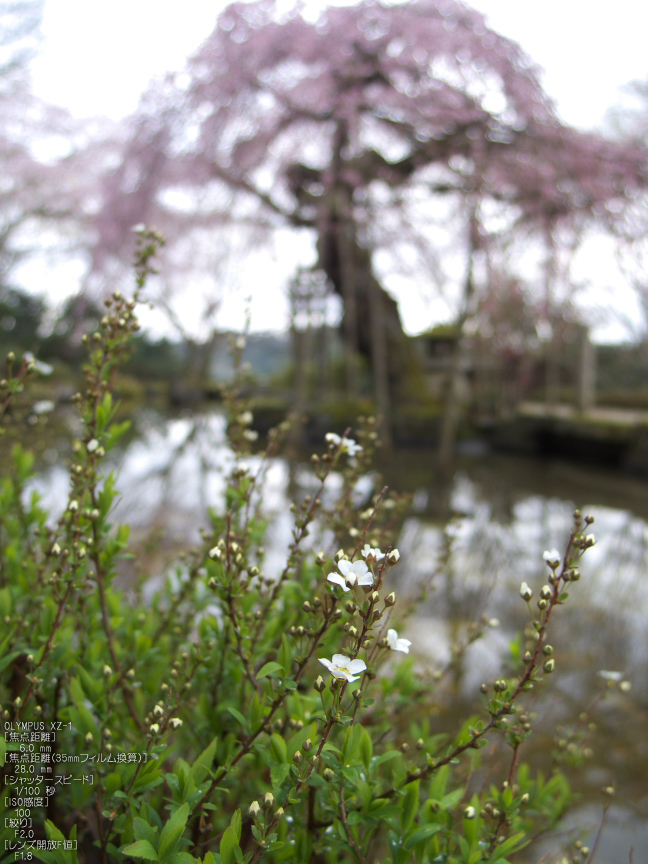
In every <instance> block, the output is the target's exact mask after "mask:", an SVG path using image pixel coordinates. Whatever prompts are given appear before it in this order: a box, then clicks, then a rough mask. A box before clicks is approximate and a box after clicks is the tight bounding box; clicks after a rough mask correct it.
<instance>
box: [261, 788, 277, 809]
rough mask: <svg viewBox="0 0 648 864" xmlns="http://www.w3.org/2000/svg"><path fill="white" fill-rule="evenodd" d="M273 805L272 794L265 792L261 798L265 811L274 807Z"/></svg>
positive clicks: (273, 798)
mask: <svg viewBox="0 0 648 864" xmlns="http://www.w3.org/2000/svg"><path fill="white" fill-rule="evenodd" d="M274 804H275V797H274V795H273V794H272V792H266V794H265V795H264V796H263V806H264V807H265V809H266V810H269V809H270V808H271V807H274Z"/></svg>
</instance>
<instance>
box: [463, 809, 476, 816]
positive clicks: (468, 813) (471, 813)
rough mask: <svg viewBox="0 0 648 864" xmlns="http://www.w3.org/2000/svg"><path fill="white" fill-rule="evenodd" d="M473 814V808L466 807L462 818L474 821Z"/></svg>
mask: <svg viewBox="0 0 648 864" xmlns="http://www.w3.org/2000/svg"><path fill="white" fill-rule="evenodd" d="M475 814H476V811H475V808H474V807H466V809H465V810H464V816H465V817H466V819H474V818H475Z"/></svg>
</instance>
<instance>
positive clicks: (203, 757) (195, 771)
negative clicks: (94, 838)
mask: <svg viewBox="0 0 648 864" xmlns="http://www.w3.org/2000/svg"><path fill="white" fill-rule="evenodd" d="M217 746H218V736H217V737H216V738H214V740H213V741H212V742H211V744H208V745H207V747H205V749H204V750H203V752H202V753H201V754H200V756H199V757H198V758H197V759H196V761H195V762H194V763H193V765H192V766H191V774H192V776H193V779H194V783H195V784H196V785H197V786H199V785H200V784H201V783H202V782H203V781H204V780H205V779H206V778H207V776H208V774H209V772H210V771H211V767H212V765H213V764H214V756H215V755H216V747H217Z"/></svg>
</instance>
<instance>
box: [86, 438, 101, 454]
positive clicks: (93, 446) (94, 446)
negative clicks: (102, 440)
mask: <svg viewBox="0 0 648 864" xmlns="http://www.w3.org/2000/svg"><path fill="white" fill-rule="evenodd" d="M98 446H99V442H98V441H97V439H96V438H91V439H90V440H89V441H88V443H87V444H86V449H87V451H88V453H94V451H95V450H96V449H97V447H98Z"/></svg>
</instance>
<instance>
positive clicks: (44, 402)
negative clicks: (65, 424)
mask: <svg viewBox="0 0 648 864" xmlns="http://www.w3.org/2000/svg"><path fill="white" fill-rule="evenodd" d="M55 407H56V406H55V405H54V403H53V402H52V400H51V399H41V400H40V401H39V402H36V404H35V405H33V406H32V411H33V412H34V414H49V412H50V411H53V410H54V408H55Z"/></svg>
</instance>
